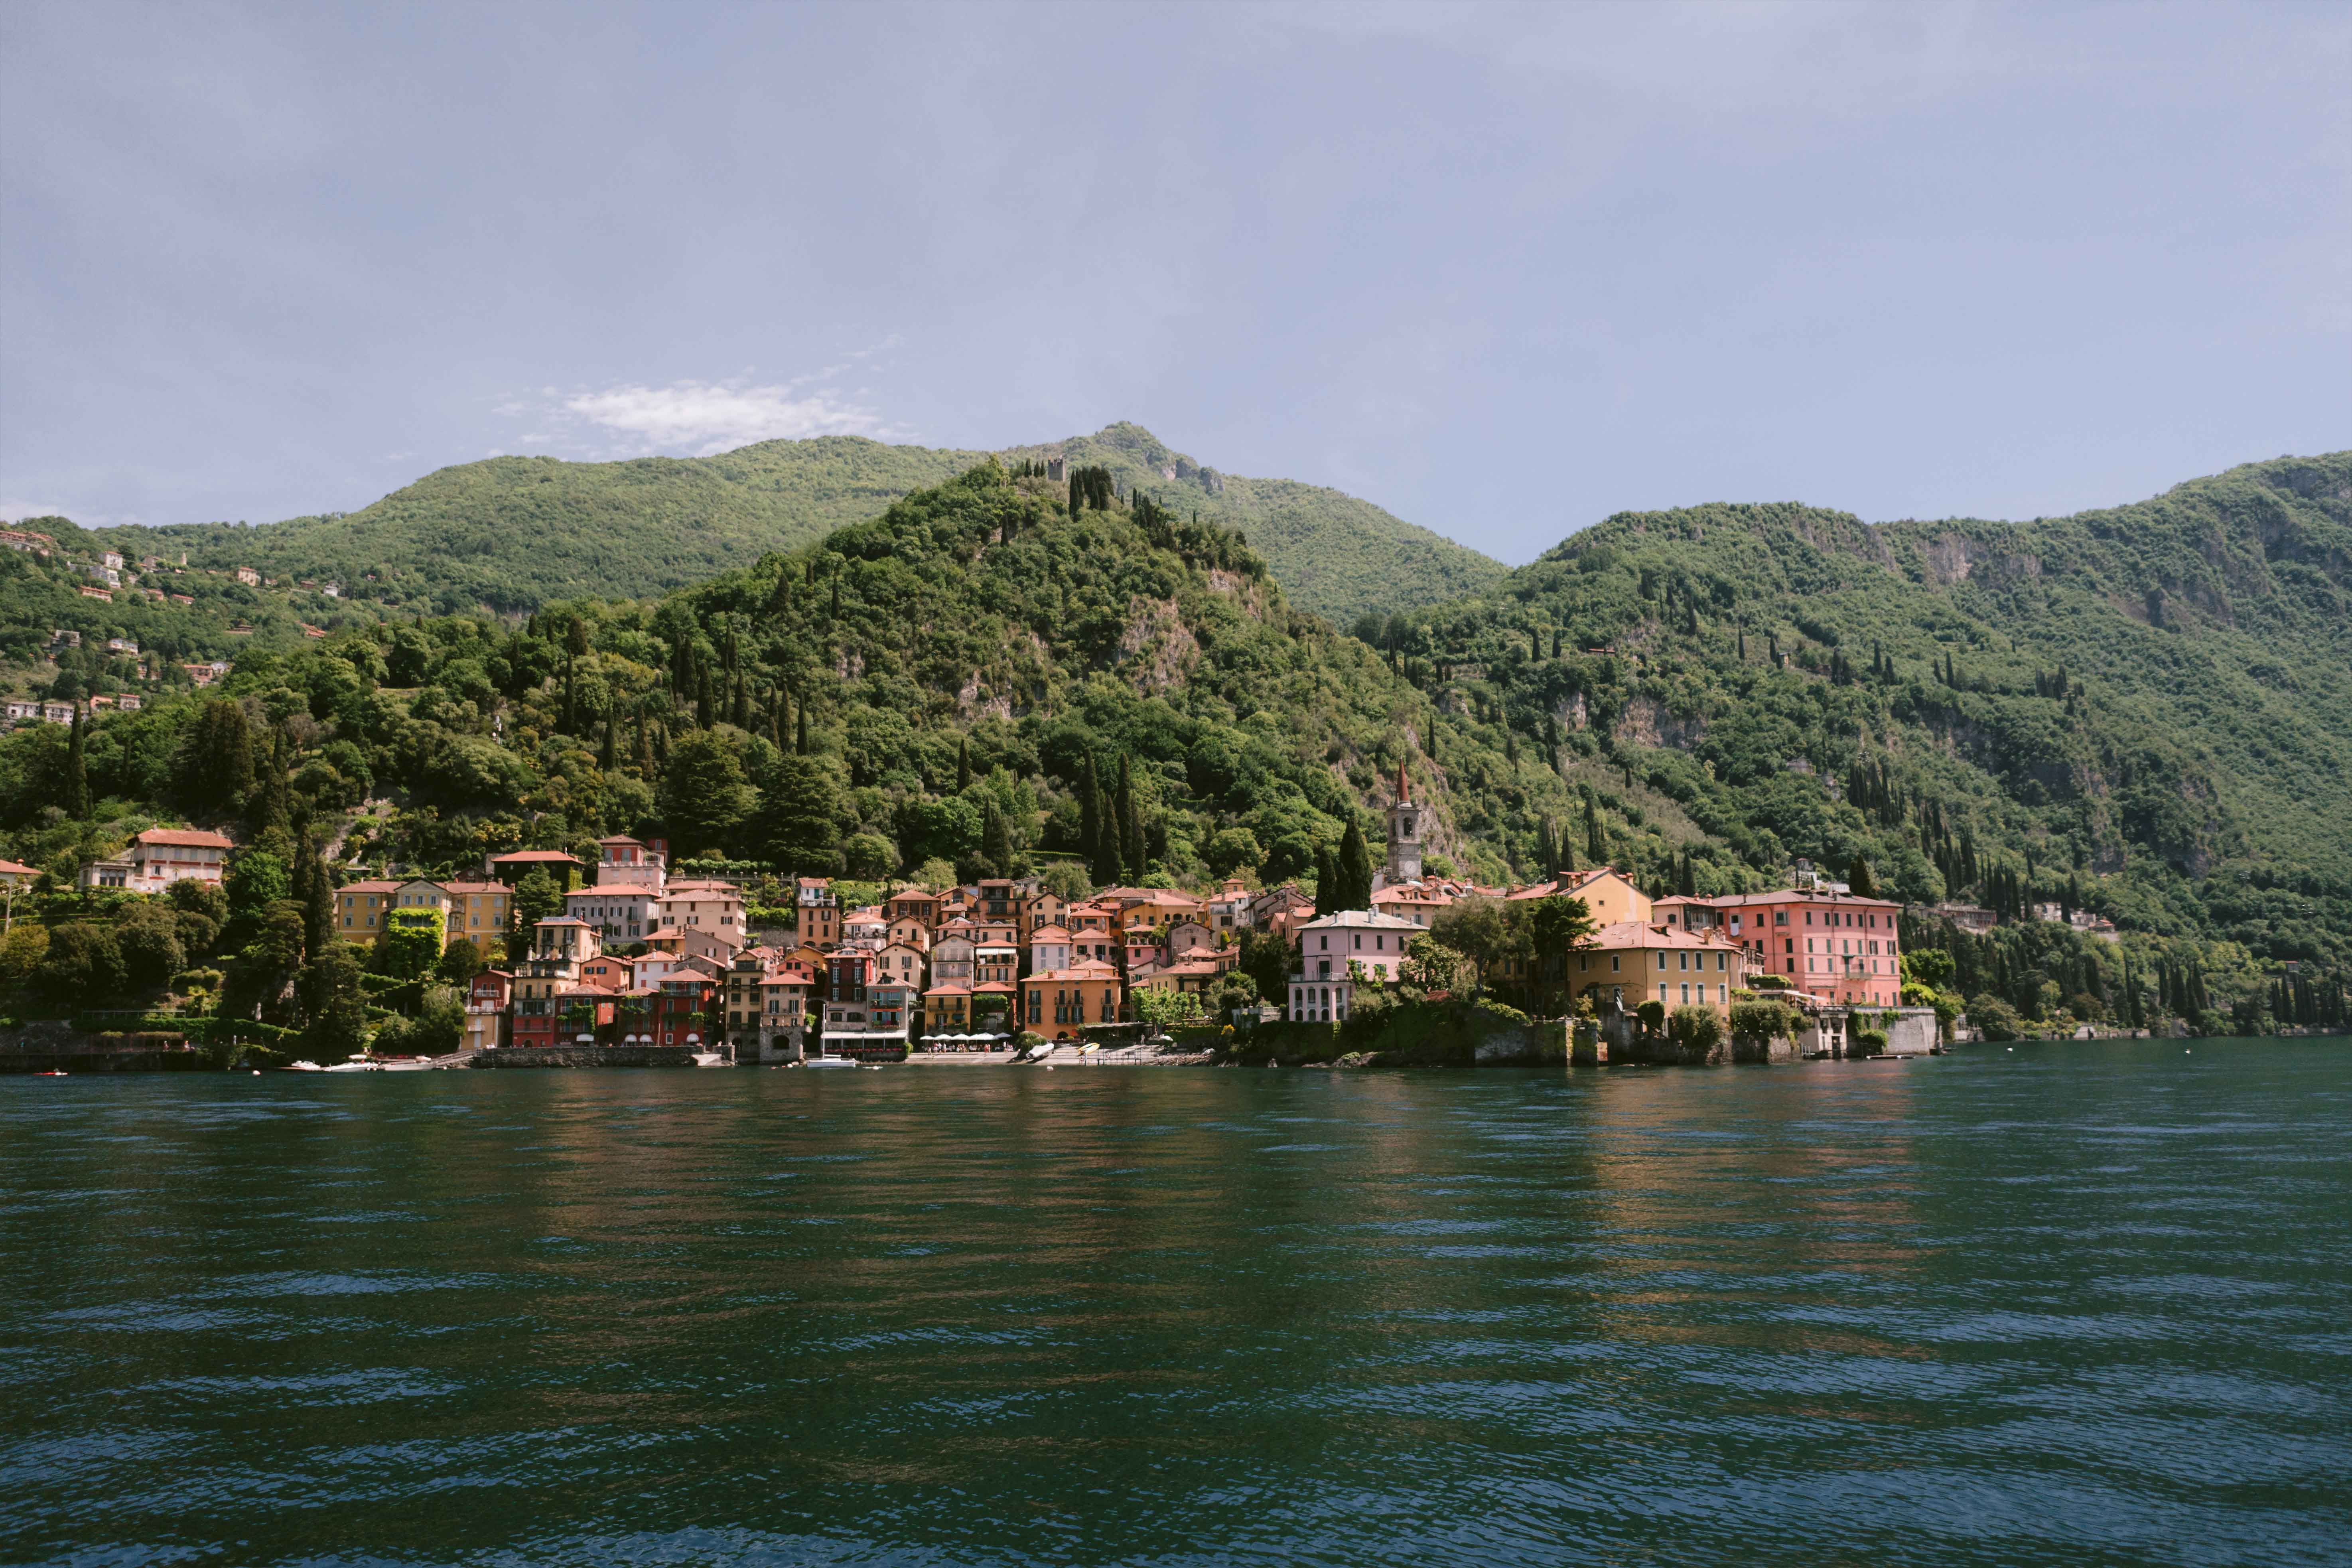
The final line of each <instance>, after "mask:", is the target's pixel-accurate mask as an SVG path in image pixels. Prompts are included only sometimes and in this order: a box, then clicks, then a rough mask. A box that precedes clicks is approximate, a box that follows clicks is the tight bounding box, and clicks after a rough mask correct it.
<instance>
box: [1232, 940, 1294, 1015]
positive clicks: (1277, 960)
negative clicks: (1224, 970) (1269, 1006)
mask: <svg viewBox="0 0 2352 1568" xmlns="http://www.w3.org/2000/svg"><path fill="white" fill-rule="evenodd" d="M1291 960H1292V953H1291V949H1290V945H1289V944H1288V943H1287V942H1284V941H1283V940H1282V939H1281V938H1279V937H1277V936H1275V935H1273V934H1272V933H1271V932H1267V931H1243V932H1242V933H1241V953H1240V956H1239V957H1238V958H1237V959H1236V961H1235V963H1234V969H1235V972H1236V973H1242V974H1245V975H1247V976H1249V978H1250V979H1251V980H1253V981H1255V983H1256V984H1257V993H1258V995H1259V996H1261V997H1263V998H1264V999H1265V1000H1266V1001H1268V1002H1272V1003H1274V1004H1275V1005H1276V1006H1279V1005H1282V1004H1283V1003H1284V1002H1285V1001H1286V1000H1287V999H1288V997H1289V995H1290V973H1291Z"/></svg>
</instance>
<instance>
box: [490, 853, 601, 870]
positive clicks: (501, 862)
mask: <svg viewBox="0 0 2352 1568" xmlns="http://www.w3.org/2000/svg"><path fill="white" fill-rule="evenodd" d="M554 860H570V861H571V862H572V864H573V865H574V866H577V865H578V864H580V862H579V860H578V859H577V858H574V857H572V856H570V855H566V854H565V853H564V852H563V851H562V850H561V849H517V850H513V851H511V852H510V853H508V854H505V855H493V856H491V857H490V864H491V865H493V866H520V865H522V864H525V863H526V862H532V861H541V862H544V861H554Z"/></svg>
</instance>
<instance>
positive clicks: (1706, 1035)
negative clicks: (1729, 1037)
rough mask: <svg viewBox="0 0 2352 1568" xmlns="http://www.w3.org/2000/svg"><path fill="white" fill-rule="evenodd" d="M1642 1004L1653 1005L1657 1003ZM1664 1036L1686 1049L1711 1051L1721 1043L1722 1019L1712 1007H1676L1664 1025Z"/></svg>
mask: <svg viewBox="0 0 2352 1568" xmlns="http://www.w3.org/2000/svg"><path fill="white" fill-rule="evenodd" d="M1643 1005H1644V1006H1645V1007H1653V1006H1656V1005H1657V1004H1656V1003H1654V1002H1653V1003H1644V1004H1643ZM1666 1037H1667V1038H1669V1039H1671V1040H1673V1041H1674V1042H1675V1044H1676V1045H1678V1046H1681V1047H1685V1049H1688V1050H1694V1051H1712V1050H1713V1049H1715V1047H1717V1046H1719V1045H1721V1044H1722V1043H1723V1020H1722V1019H1721V1018H1720V1017H1718V1016H1717V1015H1716V1011H1715V1009H1714V1008H1712V1007H1700V1006H1696V1005H1693V1006H1684V1007H1677V1008H1675V1016H1674V1017H1673V1019H1672V1020H1671V1021H1669V1022H1668V1024H1667V1026H1666Z"/></svg>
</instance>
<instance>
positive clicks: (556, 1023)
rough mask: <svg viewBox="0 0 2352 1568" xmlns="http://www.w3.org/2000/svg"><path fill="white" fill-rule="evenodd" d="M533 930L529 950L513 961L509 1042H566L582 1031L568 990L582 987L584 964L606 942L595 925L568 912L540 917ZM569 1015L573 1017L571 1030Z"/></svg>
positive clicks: (537, 1044) (574, 990)
mask: <svg viewBox="0 0 2352 1568" xmlns="http://www.w3.org/2000/svg"><path fill="white" fill-rule="evenodd" d="M530 934H531V942H530V955H529V956H528V957H526V958H524V959H523V961H522V962H521V963H518V964H516V965H515V967H514V1005H513V1009H512V1014H511V1016H510V1019H509V1034H508V1038H509V1043H510V1044H512V1045H515V1046H518V1047H526V1046H528V1047H542V1046H556V1045H562V1044H565V1043H567V1041H568V1040H569V1038H570V1037H571V1036H572V1035H576V1034H577V1033H578V1032H579V1029H578V1018H577V1016H576V1013H577V1007H576V1006H574V1005H572V1004H571V1002H570V1001H569V999H568V994H570V993H573V992H577V991H580V990H582V989H583V987H582V986H581V984H580V968H581V965H583V964H584V963H588V962H590V961H591V960H593V959H594V958H595V957H596V956H597V955H598V954H599V953H600V952H602V951H603V945H602V942H601V941H600V939H599V938H598V937H597V935H596V928H595V927H593V926H592V925H589V924H588V923H587V922H586V921H576V920H573V919H572V918H571V917H569V916H567V915H553V916H550V917H549V918H548V919H546V920H543V921H539V922H538V923H537V924H536V925H534V926H532V927H531V933H530ZM597 994H603V993H597ZM567 1017H571V1018H572V1028H570V1029H569V1030H568V1031H567V1029H566V1027H565V1020H566V1018H567ZM592 1022H593V1020H592Z"/></svg>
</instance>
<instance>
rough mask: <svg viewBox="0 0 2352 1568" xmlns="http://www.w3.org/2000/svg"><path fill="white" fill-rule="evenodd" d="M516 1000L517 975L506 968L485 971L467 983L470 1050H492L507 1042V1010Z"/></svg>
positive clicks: (467, 1039)
mask: <svg viewBox="0 0 2352 1568" xmlns="http://www.w3.org/2000/svg"><path fill="white" fill-rule="evenodd" d="M513 1001H514V976H513V975H511V974H509V973H507V972H506V971H505V970H502V969H485V970H483V971H482V972H481V973H478V974H477V975H475V976H474V978H473V979H471V980H469V981H467V983H466V1041H465V1048H466V1049H467V1050H469V1051H484V1050H491V1049H494V1048H496V1047H499V1046H503V1045H505V1044H506V1043H507V1040H508V1035H507V1009H508V1007H509V1006H510V1005H512V1004H513Z"/></svg>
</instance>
